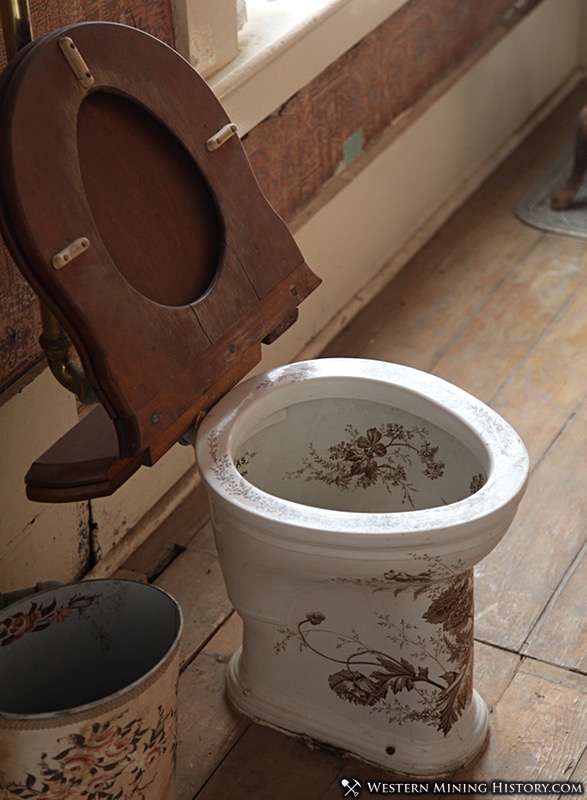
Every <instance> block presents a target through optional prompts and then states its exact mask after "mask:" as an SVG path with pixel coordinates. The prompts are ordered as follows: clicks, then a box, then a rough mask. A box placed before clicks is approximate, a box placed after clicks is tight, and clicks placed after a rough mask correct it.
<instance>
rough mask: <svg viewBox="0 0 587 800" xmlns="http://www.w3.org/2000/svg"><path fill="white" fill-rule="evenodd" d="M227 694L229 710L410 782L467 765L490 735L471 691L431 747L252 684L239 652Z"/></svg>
mask: <svg viewBox="0 0 587 800" xmlns="http://www.w3.org/2000/svg"><path fill="white" fill-rule="evenodd" d="M226 689H227V694H228V697H229V698H230V700H231V702H232V703H233V705H234V706H236V708H237V709H238V710H239V711H241V712H242V713H243V714H246V715H247V716H248V717H251V718H252V719H253V720H255V721H257V722H261V723H265V724H269V725H271V726H272V727H276V728H278V729H280V730H281V731H283V732H284V733H286V734H288V735H291V736H299V737H308V738H310V739H312V740H313V741H315V742H317V743H319V744H324V745H325V746H328V747H335V748H336V749H337V750H341V751H343V752H344V753H347V754H349V755H351V756H353V757H355V758H358V759H360V760H362V761H366V762H368V763H371V764H375V765H377V766H378V767H381V766H383V767H385V768H387V769H389V770H390V771H392V772H394V773H398V774H400V775H404V776H410V777H429V778H430V777H442V776H445V775H447V774H449V773H451V772H453V771H454V770H456V769H459V768H460V767H462V766H464V765H465V764H468V763H469V762H470V761H472V760H473V759H474V758H475V756H477V755H478V754H479V753H480V752H481V750H482V749H483V747H484V745H485V742H486V740H487V736H488V731H489V712H488V710H487V706H486V704H485V701H484V700H483V698H482V697H481V696H480V695H479V694H478V693H477V692H476V691H475V690H473V697H472V700H471V703H470V706H469V708H468V710H467V712H466V714H464V715H463V717H462V719H461V720H459V723H458V725H455V726H454V728H453V729H452V730H451V731H450V732H449V734H448V735H447V736H444V737H442V738H437V739H436V740H435V741H433V742H430V741H428V742H425V741H421V740H418V739H417V738H415V737H414V736H413V735H411V734H410V731H409V730H408V729H404V728H402V727H401V726H400V727H396V728H395V729H394V731H393V732H392V733H391V735H390V734H388V733H383V732H381V731H377V730H374V729H373V728H370V727H366V726H361V725H359V724H358V723H357V721H356V719H349V718H348V717H345V716H343V715H341V714H336V713H333V712H332V711H331V710H330V709H324V708H319V707H317V706H316V705H315V703H308V702H305V701H304V699H303V698H300V697H299V696H295V697H294V696H291V695H287V694H285V693H282V692H277V691H275V690H272V689H271V688H269V687H267V686H263V685H262V684H259V683H258V682H255V681H253V680H251V678H250V676H248V675H246V674H244V670H243V668H242V662H241V649H239V650H237V652H236V653H235V654H234V655H233V657H232V658H231V660H230V663H229V665H228V671H227V677H226ZM412 733H413V732H412ZM391 739H393V745H392V744H391Z"/></svg>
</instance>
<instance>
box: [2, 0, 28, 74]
mask: <svg viewBox="0 0 587 800" xmlns="http://www.w3.org/2000/svg"><path fill="white" fill-rule="evenodd" d="M0 10H1V14H2V30H3V31H4V44H5V46H6V59H7V60H8V61H10V60H11V59H13V58H14V56H15V55H16V54H17V53H18V51H19V50H22V48H23V47H26V45H27V44H29V42H32V40H33V33H32V28H31V12H30V10H29V4H28V0H1V5H0Z"/></svg>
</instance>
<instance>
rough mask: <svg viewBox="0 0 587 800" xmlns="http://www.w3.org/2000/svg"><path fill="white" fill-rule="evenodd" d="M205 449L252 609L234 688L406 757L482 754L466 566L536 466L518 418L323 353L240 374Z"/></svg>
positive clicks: (392, 761)
mask: <svg viewBox="0 0 587 800" xmlns="http://www.w3.org/2000/svg"><path fill="white" fill-rule="evenodd" d="M196 450H197V461H198V464H199V466H200V470H201V473H202V477H203V479H204V481H205V483H206V486H207V488H208V490H209V494H210V499H211V506H212V519H213V524H214V530H215V534H216V541H217V546H218V554H219V559H220V563H221V566H222V569H223V573H224V577H225V581H226V585H227V589H228V593H229V596H230V599H231V601H232V603H233V604H234V606H235V608H236V609H237V610H238V612H239V614H240V616H241V617H242V619H243V623H244V635H243V646H242V649H241V650H240V651H239V652H238V653H236V654H235V656H234V657H233V659H232V661H231V663H230V667H229V676H228V690H229V694H230V697H231V699H232V700H233V702H234V703H235V704H236V706H237V707H238V708H240V709H241V710H243V711H244V712H245V713H247V714H249V715H250V716H252V717H254V718H256V719H261V720H265V721H267V722H269V723H271V724H273V725H277V726H279V727H280V728H282V729H284V730H287V731H290V732H294V733H298V734H303V735H305V736H310V737H312V738H314V739H316V740H317V741H319V742H325V743H327V744H330V745H334V746H336V747H338V748H342V749H343V750H348V751H349V752H350V753H353V754H355V755H358V756H360V757H362V758H364V759H366V760H368V761H371V762H375V763H377V764H381V765H384V766H386V767H388V768H389V769H391V770H393V771H397V772H401V773H406V774H410V775H437V774H442V773H445V772H449V771H451V770H454V769H456V768H458V767H460V766H461V765H463V764H464V763H466V762H467V761H469V760H470V759H471V758H473V757H474V756H475V754H476V753H477V752H478V751H479V750H480V748H481V747H482V746H483V744H484V741H485V738H486V734H487V729H488V713H487V708H486V706H485V703H484V702H483V700H482V699H481V698H480V697H479V695H478V694H477V693H476V692H475V691H474V690H473V675H472V670H473V623H474V619H473V613H474V612H473V566H474V565H475V564H476V563H477V562H478V561H479V560H480V559H482V558H483V557H484V556H486V555H487V554H488V553H489V552H490V551H491V550H492V549H493V548H494V547H495V546H496V544H497V543H498V542H499V540H500V539H501V537H502V536H503V535H504V533H505V532H506V530H507V529H508V527H509V526H510V523H511V521H512V519H513V516H514V514H515V512H516V508H517V506H518V503H519V501H520V499H521V497H522V495H523V492H524V489H525V486H526V479H527V474H528V456H527V453H526V449H525V447H524V445H523V443H522V442H521V440H520V439H519V437H518V436H517V434H516V433H515V432H514V431H513V429H512V428H511V427H510V426H509V425H508V424H507V423H506V422H504V420H503V419H502V418H501V417H499V416H498V415H497V414H496V413H495V412H493V411H492V410H491V409H490V408H488V407H487V406H486V405H485V404H484V403H482V402H480V401H479V400H476V399H475V398H473V397H472V396H471V395H469V394H467V393H466V392H464V391H462V390H461V389H458V388H457V387H456V386H453V385H452V384H449V383H447V382H446V381H443V380H441V379H440V378H437V377H434V376H432V375H428V374H426V373H423V372H420V371H418V370H414V369H410V368H408V367H403V366H399V365H397V364H389V363H384V362H378V361H369V360H362V359H324V360H315V361H308V362H303V363H299V364H291V365H289V366H285V367H282V368H279V369H275V370H271V371H270V372H268V373H266V374H264V375H260V376H257V377H254V378H251V379H249V380H247V381H246V382H244V383H242V384H240V385H239V386H237V387H236V388H235V389H233V390H232V392H231V393H230V394H229V395H228V396H227V397H225V398H224V399H223V400H221V401H220V402H219V403H218V404H217V405H216V406H215V408H214V409H213V410H212V411H211V412H210V413H209V414H208V416H207V417H206V419H205V420H204V422H203V424H202V426H201V427H200V429H199V432H198V437H197V445H196Z"/></svg>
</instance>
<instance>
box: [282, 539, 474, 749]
mask: <svg viewBox="0 0 587 800" xmlns="http://www.w3.org/2000/svg"><path fill="white" fill-rule="evenodd" d="M412 555H413V557H414V558H415V559H424V560H426V561H427V562H428V565H429V568H428V569H427V570H425V571H423V572H420V573H418V574H413V575H411V574H407V573H403V572H394V571H392V570H390V571H388V572H386V573H385V575H384V580H385V582H388V583H389V584H391V585H394V588H393V590H392V591H393V594H394V596H395V597H397V596H398V594H400V593H402V592H405V591H412V592H413V595H414V598H417V597H419V596H421V595H426V596H427V597H428V599H429V601H430V602H429V605H428V608H427V610H426V611H425V612H424V614H423V615H422V619H423V621H424V622H425V623H427V624H428V625H433V626H438V628H439V629H438V630H437V631H435V632H434V633H433V634H432V635H431V634H427V633H426V632H425V631H424V630H423V629H421V628H420V627H419V626H418V625H415V624H413V623H411V622H407V621H406V620H405V619H401V620H396V619H394V618H393V617H392V615H391V614H389V613H386V614H377V615H376V620H375V623H374V624H375V625H377V626H379V627H381V628H384V629H385V630H386V631H388V633H387V634H386V639H388V640H389V641H390V643H391V644H392V649H393V654H391V653H389V652H382V651H381V650H380V649H378V648H374V647H372V646H370V645H369V644H367V643H366V642H364V641H363V640H362V639H361V636H360V634H359V632H358V631H356V630H354V629H351V631H350V632H340V631H333V630H326V629H325V628H323V627H320V628H319V626H322V625H323V623H325V622H326V615H325V614H324V613H322V611H310V612H308V613H307V614H306V617H305V619H303V620H301V621H300V622H299V623H298V625H297V627H296V629H295V630H291V629H281V630H279V633H280V634H282V635H283V636H284V638H283V639H281V640H280V641H278V642H276V644H275V653H276V654H278V655H279V654H280V653H282V652H284V651H285V650H286V649H287V647H288V645H289V644H290V643H291V642H293V641H296V642H297V643H298V645H299V648H300V651H305V650H310V651H311V652H312V653H314V654H316V655H318V656H320V657H322V658H324V659H327V660H328V661H332V662H333V663H336V664H339V665H341V669H339V670H337V671H336V672H334V673H332V674H330V675H329V676H328V686H329V688H330V689H331V690H332V691H333V692H334V693H335V694H336V695H337V697H338V698H339V699H341V700H344V701H346V702H349V703H352V704H354V705H359V706H365V707H369V708H371V709H372V711H374V712H377V713H384V714H387V716H388V718H389V722H390V723H396V724H400V725H401V724H402V722H408V721H410V722H420V723H423V724H425V725H432V726H434V727H435V728H436V729H437V730H438V731H441V732H442V733H443V734H444V735H445V736H446V734H448V732H449V731H450V730H451V728H452V726H453V725H454V723H455V722H457V720H458V719H459V718H460V717H461V716H462V714H463V712H464V711H465V709H466V708H467V707H468V705H469V704H470V702H471V699H472V692H473V571H472V570H465V571H464V572H462V571H461V572H459V568H460V569H462V564H457V565H455V567H454V569H453V568H449V567H447V566H445V565H443V564H442V563H441V562H438V561H436V560H435V559H431V558H429V557H427V556H417V555H415V554H412ZM340 580H341V581H342V582H347V581H348V579H340ZM361 583H365V582H361ZM373 584H374V585H375V584H376V585H377V586H378V587H379V588H374V589H373V591H378V590H380V588H381V581H380V579H374V580H373ZM367 585H368V582H367ZM390 588H391V586H390ZM367 624H368V627H372V625H373V623H372V622H371V621H367ZM318 630H320V633H322V634H324V636H323V637H322V638H323V639H324V638H328V642H329V645H328V646H322V647H321V648H319V647H318V646H317V645H315V644H314V643H312V641H311V639H314V640H315V638H316V636H313V635H312V634H315V633H317V632H318ZM341 650H346V651H347V652H348V651H349V650H350V651H351V652H350V653H349V655H347V656H346V658H342V657H340V651H341ZM336 651H339V654H338V655H335V654H334V653H336ZM366 667H367V668H370V669H366ZM404 691H406V692H410V693H411V692H413V693H415V695H417V698H414V699H415V702H414V700H412V702H410V703H402V702H401V700H400V698H398V697H397V695H399V694H401V693H402V692H404Z"/></svg>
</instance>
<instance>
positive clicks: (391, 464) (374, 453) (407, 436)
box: [287, 422, 445, 508]
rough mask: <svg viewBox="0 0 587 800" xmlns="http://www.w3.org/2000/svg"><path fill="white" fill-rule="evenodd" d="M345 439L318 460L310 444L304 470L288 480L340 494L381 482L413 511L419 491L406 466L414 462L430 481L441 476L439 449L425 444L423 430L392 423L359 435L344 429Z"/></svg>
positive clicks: (426, 432)
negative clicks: (397, 492)
mask: <svg viewBox="0 0 587 800" xmlns="http://www.w3.org/2000/svg"><path fill="white" fill-rule="evenodd" d="M345 432H346V433H347V434H348V438H347V439H343V441H341V442H338V443H337V444H334V445H331V446H330V447H329V448H328V454H327V455H326V456H321V455H320V454H319V453H318V452H317V450H316V448H315V446H314V442H310V444H309V452H310V456H309V457H307V458H304V460H303V466H302V467H301V468H300V469H298V470H296V471H295V472H289V473H287V477H288V478H302V477H303V478H304V479H305V480H306V481H312V480H315V481H321V482H322V483H325V484H327V485H329V486H336V487H337V488H338V489H341V490H343V491H345V490H347V489H348V488H349V486H353V485H354V486H355V487H356V488H359V489H366V488H368V487H369V486H372V485H373V484H374V483H377V482H378V481H381V482H382V483H383V484H384V485H385V488H386V489H387V491H388V492H389V493H390V494H391V493H392V492H393V490H394V489H395V488H398V489H400V490H401V492H402V504H404V503H406V502H407V503H408V504H409V505H410V506H412V508H414V500H413V497H412V495H413V492H415V491H418V490H417V489H416V487H415V486H414V485H413V483H411V482H410V481H409V479H408V476H407V473H406V469H405V467H406V465H411V463H412V458H417V459H418V460H419V461H420V462H421V464H423V465H424V467H425V469H424V470H422V475H424V476H425V477H426V478H429V479H430V480H431V481H433V480H435V479H436V478H439V477H441V476H442V475H443V474H444V468H445V464H444V462H443V461H438V460H437V458H436V457H437V453H438V446H433V445H432V444H431V443H430V442H429V441H428V440H427V438H426V437H427V436H428V431H427V430H426V428H421V427H416V426H413V427H411V428H407V427H405V426H404V425H400V424H398V423H395V422H391V423H384V424H382V425H380V426H379V427H378V428H369V429H368V430H367V431H366V432H365V433H363V434H361V433H360V432H359V431H358V430H357V429H356V428H355V427H354V426H353V425H347V426H346V427H345Z"/></svg>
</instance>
